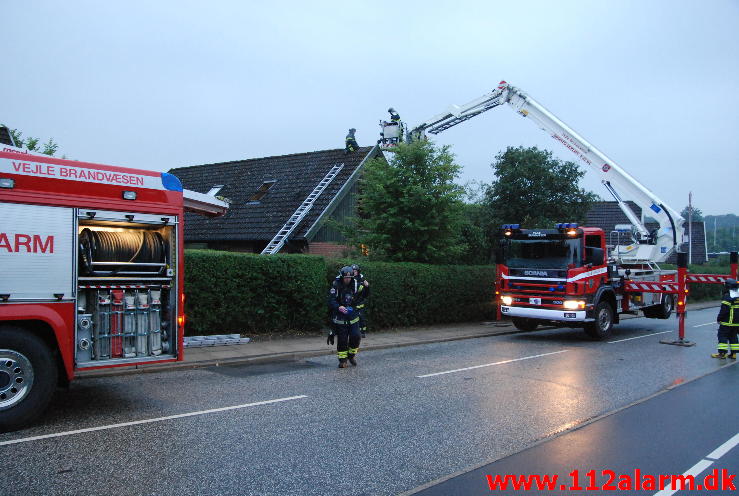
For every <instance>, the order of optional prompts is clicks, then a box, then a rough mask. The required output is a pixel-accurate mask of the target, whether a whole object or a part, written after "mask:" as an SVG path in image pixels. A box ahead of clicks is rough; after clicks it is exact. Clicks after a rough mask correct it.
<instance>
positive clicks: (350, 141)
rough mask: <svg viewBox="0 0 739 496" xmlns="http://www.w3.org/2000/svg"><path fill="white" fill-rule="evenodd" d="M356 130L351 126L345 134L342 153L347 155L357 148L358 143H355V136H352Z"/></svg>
mask: <svg viewBox="0 0 739 496" xmlns="http://www.w3.org/2000/svg"><path fill="white" fill-rule="evenodd" d="M356 132H357V130H356V129H354V128H351V129H350V130H349V134H347V135H346V138H345V139H344V142H345V148H344V155H348V154H350V153H353V152H355V151H357V150H358V149H359V145H358V144H357V138H355V137H354V133H356Z"/></svg>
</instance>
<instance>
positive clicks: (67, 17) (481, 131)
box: [0, 0, 739, 220]
mask: <svg viewBox="0 0 739 496" xmlns="http://www.w3.org/2000/svg"><path fill="white" fill-rule="evenodd" d="M0 32H2V33H3V39H4V43H3V45H2V47H3V54H4V57H3V58H4V61H3V63H2V77H0V94H2V106H0V122H1V123H4V124H6V125H8V126H9V127H11V128H18V129H19V130H21V131H23V132H24V135H25V136H29V135H30V136H36V137H39V138H41V139H42V140H46V139H48V138H49V137H53V138H54V140H56V141H57V142H58V143H59V144H60V149H59V154H65V155H66V156H67V157H68V158H73V159H77V160H84V161H90V162H99V163H106V164H112V165H121V166H126V167H134V168H142V169H153V170H159V171H166V170H168V169H170V168H172V167H180V166H188V165H198V164H204V163H214V162H223V161H229V160H240V159H246V158H257V157H266V156H272V155H283V154H289V153H301V152H307V151H314V150H325V149H330V148H339V147H343V145H344V136H345V134H346V132H347V129H348V128H349V127H355V128H356V129H357V139H358V141H359V144H360V145H370V144H373V143H375V142H376V140H377V139H378V133H379V127H378V122H379V120H380V119H383V118H386V117H387V112H386V110H387V108H388V107H389V106H393V107H395V108H396V109H397V110H398V112H399V113H400V115H401V117H402V118H403V120H405V121H406V122H408V123H409V124H410V125H411V126H413V125H415V124H417V123H419V122H421V121H423V120H425V119H427V118H429V117H431V116H433V115H435V114H437V113H440V112H442V111H444V110H445V109H446V108H447V107H448V106H449V105H450V104H452V103H456V104H462V103H466V102H468V101H470V100H473V99H475V98H477V97H479V96H481V95H483V94H485V93H487V92H489V91H490V90H491V89H493V88H494V87H495V86H497V83H498V81H500V80H501V79H505V80H506V81H508V82H509V83H511V84H513V85H515V86H518V87H519V88H521V89H523V90H524V91H526V92H528V93H529V94H530V95H531V96H532V97H533V98H535V99H536V100H538V101H539V102H540V103H541V104H543V105H544V106H545V107H547V108H548V109H549V110H550V111H552V112H553V113H554V114H555V115H556V116H557V117H559V118H560V119H561V120H562V121H564V122H565V123H567V124H568V125H569V126H570V127H572V128H573V129H574V130H575V131H577V132H578V133H580V134H581V135H583V136H584V137H585V138H586V139H588V140H589V141H590V142H591V143H592V144H593V145H595V146H596V147H598V148H599V149H600V150H601V151H603V152H604V153H605V154H606V155H608V156H609V157H610V158H612V159H613V160H614V161H615V162H616V163H618V164H619V165H621V166H622V167H623V168H624V169H626V170H627V171H628V172H629V173H631V174H632V175H633V176H635V177H636V178H637V179H639V180H640V181H642V182H643V184H644V185H645V186H646V187H647V188H649V189H651V190H652V191H653V192H654V193H656V194H657V195H658V196H659V197H660V198H662V199H663V200H664V201H666V202H667V203H668V204H669V205H670V206H672V207H673V208H675V209H676V210H678V211H680V210H682V208H683V207H684V206H685V205H687V201H688V192H689V191H692V192H693V202H694V206H696V207H697V208H700V209H702V210H703V213H704V214H724V213H739V0H651V1H650V0H636V1H631V0H624V1H617V0H608V1H606V0H601V1H598V0H587V1H586V0H582V1H576V0H570V1H568V0H557V1H544V0H541V1H536V0H530V1H522V0H517V1H505V2H503V1H497V0H487V1H474V2H473V1H464V0H457V1H454V2H442V1H439V2H420V1H392V2H385V1H373V2H365V1H354V2H346V1H341V2H338V1H337V2H321V1H312V2H303V1H301V2H298V1H282V2H251V1H236V0H232V1H218V0H211V1H210V2H203V1H198V2H195V1H187V0H178V1H173V0H156V1H151V0H146V1H139V0H127V1H125V2H122V1H115V0H110V1H105V2H101V1H97V0H96V1H77V0H69V1H66V2H60V1H56V0H54V1H50V0H48V1H40V0H27V1H23V2H19V1H11V0H0ZM436 141H437V142H438V143H442V144H449V145H451V146H452V151H453V152H454V153H455V154H456V156H457V159H458V162H459V163H460V165H462V166H463V173H462V175H461V177H460V183H465V182H467V181H470V180H476V181H484V182H491V181H492V178H493V175H492V169H491V167H490V164H491V163H492V162H493V161H494V158H495V155H497V154H498V153H499V152H501V151H502V150H504V149H505V148H506V147H507V146H519V145H523V146H538V147H540V148H546V149H548V150H551V151H553V152H554V154H555V156H556V157H558V158H561V159H564V160H576V159H575V158H574V156H573V155H572V153H571V152H569V151H568V150H567V149H565V148H564V147H562V146H561V145H560V144H558V143H557V142H555V141H554V140H553V139H551V138H550V137H549V136H548V135H546V134H545V133H544V132H542V131H541V130H539V129H538V128H536V127H535V126H534V125H533V124H532V123H531V122H527V121H526V120H525V119H523V118H522V117H520V116H519V115H517V114H516V113H515V112H514V111H513V110H512V109H511V108H510V107H508V106H505V107H499V108H497V109H494V110H492V111H490V112H487V113H485V114H482V115H480V116H478V117H476V118H474V119H472V120H470V121H467V122H465V123H463V124H461V125H459V126H457V127H455V128H452V129H450V130H448V131H446V132H445V133H443V134H441V135H439V136H438V137H437V138H436ZM580 165H581V167H583V168H585V167H586V166H585V165H584V164H582V163H581V164H580ZM583 185H584V186H585V187H586V188H588V189H590V190H592V191H595V192H596V193H598V194H599V195H601V196H602V197H603V198H604V199H609V200H610V199H611V198H610V197H609V196H607V195H608V193H607V192H606V191H605V189H604V188H603V187H602V186H601V185H600V184H599V182H598V180H597V177H596V174H595V173H588V175H587V176H586V180H585V181H584V183H583ZM564 220H566V219H564Z"/></svg>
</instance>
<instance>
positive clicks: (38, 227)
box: [0, 145, 224, 431]
mask: <svg viewBox="0 0 739 496" xmlns="http://www.w3.org/2000/svg"><path fill="white" fill-rule="evenodd" d="M0 150H2V151H0V219H1V220H0V431H6V430H12V429H15V428H18V427H20V426H22V425H24V424H27V423H29V422H31V421H33V419H34V418H36V417H37V416H38V415H39V414H40V413H42V412H43V410H44V408H45V407H46V406H47V404H48V402H49V400H50V398H51V396H52V393H53V392H54V391H55V389H56V387H57V386H58V385H65V384H68V383H69V381H71V380H72V379H73V378H74V377H75V373H77V372H79V371H82V370H92V369H102V368H108V367H121V366H132V365H134V366H135V365H144V364H152V363H162V362H174V361H178V360H182V358H183V354H182V347H183V346H182V342H183V329H184V323H185V315H184V313H183V303H184V294H183V225H182V219H183V205H184V204H185V203H186V200H183V189H182V185H181V183H180V181H179V179H177V178H176V177H175V176H173V175H171V174H167V173H160V172H154V171H148V170H136V169H128V168H122V167H114V166H108V165H100V164H93V163H86V162H77V161H71V160H62V159H58V158H53V157H49V156H45V155H34V154H31V153H29V152H27V151H23V150H21V149H18V148H15V147H13V146H5V145H0ZM194 196H195V199H194V200H192V201H193V202H194V203H193V205H195V207H198V206H199V207H201V208H200V211H201V212H208V213H211V214H215V213H223V211H220V212H219V210H218V209H219V208H220V207H222V206H223V205H224V204H222V202H219V201H218V200H216V199H215V198H212V200H213V201H212V202H210V201H208V199H206V198H204V197H205V195H199V194H195V195H194ZM206 205H209V206H210V207H211V210H210V211H208V209H207V208H205V206H206ZM194 210H198V208H194Z"/></svg>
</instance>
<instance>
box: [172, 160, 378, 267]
mask: <svg viewBox="0 0 739 496" xmlns="http://www.w3.org/2000/svg"><path fill="white" fill-rule="evenodd" d="M374 157H382V153H381V151H380V150H379V148H378V147H376V146H374V147H361V148H359V150H357V151H356V152H354V153H350V154H348V155H345V154H344V150H343V149H334V150H322V151H315V152H308V153H295V154H291V155H281V156H275V157H265V158H254V159H245V160H236V161H232V162H222V163H215V164H203V165H194V166H190V167H178V168H176V169H172V170H170V171H169V172H170V173H171V174H174V175H176V176H177V177H178V178H179V179H180V181H182V185H183V187H185V188H187V189H190V190H193V191H197V192H199V193H211V194H214V195H216V196H219V197H223V198H226V199H227V200H228V201H229V202H230V206H229V209H228V213H226V215H224V216H222V217H218V218H205V217H201V216H197V215H191V214H187V213H186V214H185V246H187V247H191V248H211V249H217V250H229V251H244V252H251V253H261V252H262V250H263V249H264V248H265V247H266V246H267V245H268V243H269V242H270V241H271V240H273V239H274V238H275V236H276V235H278V233H280V232H281V230H282V229H283V227H285V224H286V223H288V221H289V220H290V219H291V217H292V216H293V215H294V214H295V213H296V212H297V211H298V209H299V208H300V207H301V205H303V204H304V202H305V201H306V199H309V196H310V195H311V194H312V193H313V192H314V190H315V188H316V187H317V186H318V185H319V184H320V183H321V181H323V180H325V179H326V178H327V175H329V173H330V172H331V170H332V168H335V167H336V166H340V170H339V171H338V173H337V174H336V175H335V177H333V178H332V179H331V180H330V182H328V184H327V185H326V187H325V189H324V190H323V191H322V192H321V193H320V195H318V196H317V197H315V200H314V201H313V202H312V204H311V205H310V209H308V211H307V213H306V214H305V216H304V217H303V218H302V219H301V220H300V222H299V223H297V225H296V226H295V228H294V229H293V231H292V232H291V233H290V235H289V236H288V238H287V240H286V243H285V245H284V246H283V247H282V248H281V249H280V250H279V252H280V253H310V254H321V255H342V254H344V252H346V249H347V248H346V246H345V245H344V238H343V236H342V235H341V233H340V232H338V231H337V230H336V229H333V228H332V227H331V226H330V225H327V221H328V220H329V219H333V220H336V221H337V222H339V223H342V221H343V220H344V219H346V218H348V217H352V216H354V215H355V209H356V198H357V194H358V180H359V177H360V172H361V170H362V166H363V165H364V164H365V163H366V161H367V160H370V159H372V158H374ZM336 168H338V167H336Z"/></svg>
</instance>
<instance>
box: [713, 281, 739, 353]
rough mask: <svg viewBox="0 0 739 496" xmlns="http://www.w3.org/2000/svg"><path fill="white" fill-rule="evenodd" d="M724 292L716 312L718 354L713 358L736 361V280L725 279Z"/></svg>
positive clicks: (738, 346)
mask: <svg viewBox="0 0 739 496" xmlns="http://www.w3.org/2000/svg"><path fill="white" fill-rule="evenodd" d="M724 284H725V292H724V295H723V299H722V301H721V308H720V309H719V311H718V317H716V321H717V322H718V333H717V334H718V352H716V353H714V354H712V355H711V356H712V357H713V358H727V357H728V358H731V359H732V360H736V353H737V352H739V337H738V336H737V332H738V331H739V283H737V281H736V279H727V280H726V282H725V283H724Z"/></svg>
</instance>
